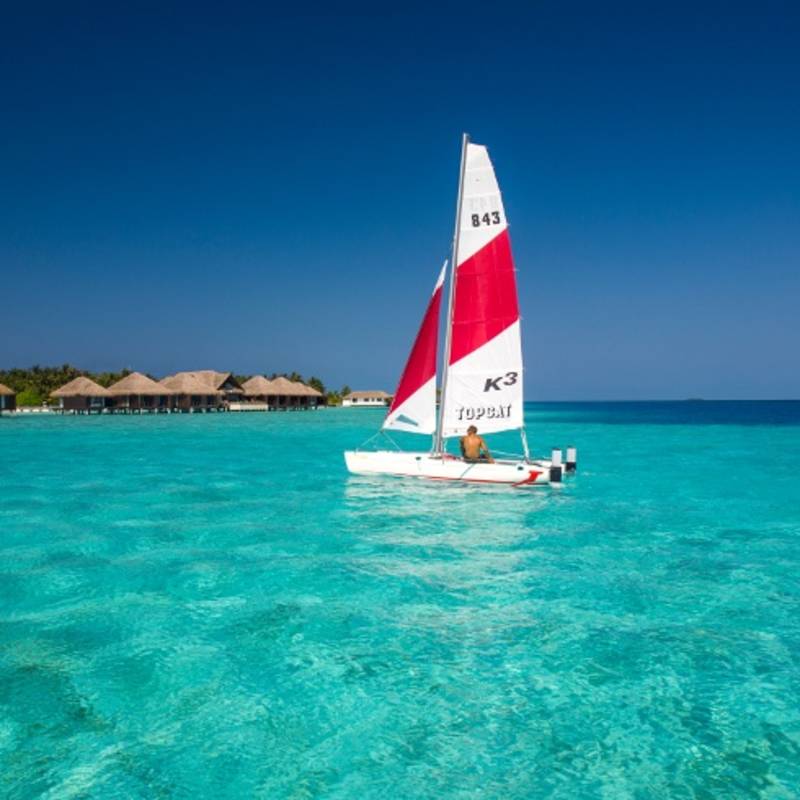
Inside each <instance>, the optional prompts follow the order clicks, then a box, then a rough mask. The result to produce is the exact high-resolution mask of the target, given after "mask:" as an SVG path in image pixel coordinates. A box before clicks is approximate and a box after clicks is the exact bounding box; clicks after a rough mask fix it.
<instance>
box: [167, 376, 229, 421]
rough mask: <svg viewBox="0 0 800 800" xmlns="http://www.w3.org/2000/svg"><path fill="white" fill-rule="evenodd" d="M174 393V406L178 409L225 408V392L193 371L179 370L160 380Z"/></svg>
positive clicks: (192, 410) (218, 409) (208, 409)
mask: <svg viewBox="0 0 800 800" xmlns="http://www.w3.org/2000/svg"><path fill="white" fill-rule="evenodd" d="M159 383H160V384H161V386H162V387H164V388H165V389H167V390H168V391H170V392H171V393H172V407H173V409H175V410H176V411H183V412H198V411H220V410H222V409H223V408H224V405H223V403H224V399H223V398H224V394H223V392H221V391H220V390H219V389H214V388H213V387H212V386H211V385H209V383H208V382H207V381H204V380H202V379H200V378H198V377H197V375H196V374H195V373H193V372H178V373H177V374H175V375H169V376H167V377H166V378H163V379H162V380H160V381H159Z"/></svg>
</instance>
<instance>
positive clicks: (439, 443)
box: [433, 133, 469, 455]
mask: <svg viewBox="0 0 800 800" xmlns="http://www.w3.org/2000/svg"><path fill="white" fill-rule="evenodd" d="M468 144H469V134H468V133H464V134H463V135H462V137H461V168H460V170H459V173H458V198H457V200H456V224H455V232H454V233H453V258H452V259H451V264H450V286H449V287H448V292H447V322H446V327H445V332H444V359H443V361H442V393H441V396H440V398H439V423H438V425H437V426H436V438H435V440H434V445H433V453H434V455H437V454H438V455H441V454H442V453H443V452H444V436H443V435H442V434H443V431H444V408H445V405H444V401H445V398H446V396H447V372H448V369H449V366H450V340H451V336H452V327H453V298H454V297H455V294H456V275H457V273H458V234H459V228H460V227H461V200H462V197H463V194H464V170H465V169H466V165H467V145H468Z"/></svg>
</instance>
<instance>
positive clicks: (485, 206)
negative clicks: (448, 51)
mask: <svg viewBox="0 0 800 800" xmlns="http://www.w3.org/2000/svg"><path fill="white" fill-rule="evenodd" d="M449 263H450V264H451V265H452V266H451V269H450V270H449V271H450V280H449V285H448V304H447V323H446V326H445V343H444V354H443V359H442V376H441V396H440V402H439V405H438V411H437V403H436V377H437V376H436V361H437V352H438V334H439V314H440V310H441V305H442V294H443V291H444V284H445V278H446V276H447V272H448V261H445V264H444V266H443V267H442V269H441V272H440V274H439V277H438V280H437V281H436V284H435V286H434V290H433V294H432V295H431V297H430V300H429V302H428V306H427V308H426V310H425V314H424V316H423V318H422V324H421V325H420V328H419V332H418V333H417V337H416V339H415V341H414V344H413V346H412V348H411V353H410V354H409V357H408V361H407V362H406V366H405V369H404V370H403V373H402V376H401V378H400V382H399V384H398V386H397V391H396V392H395V394H394V397H393V400H392V403H391V406H390V407H389V411H388V413H387V415H386V418H385V420H384V422H383V425H382V428H381V430H382V432H387V431H394V430H399V431H405V432H408V433H416V434H420V435H425V436H432V437H433V438H432V446H431V448H430V450H429V451H424V452H421V451H418V452H408V451H402V450H366V449H364V450H361V449H358V450H350V451H347V452H345V454H344V455H345V462H346V464H347V468H348V469H349V470H350V472H352V473H355V474H365V475H396V476H404V477H418V478H428V479H431V480H440V481H463V482H469V483H489V484H491V483H496V484H508V485H510V486H516V487H523V486H534V485H542V484H557V483H560V482H561V480H562V475H563V473H564V472H565V471H572V470H574V469H575V466H576V460H577V459H576V450H575V448H573V447H570V448H568V450H567V460H566V462H564V460H563V458H562V455H563V454H562V451H561V449H560V448H559V449H554V450H553V451H552V453H551V457H550V458H549V459H533V458H531V455H530V453H529V450H528V442H527V437H526V435H525V427H524V420H523V395H522V376H523V364H522V342H521V333H520V313H519V304H518V300H517V285H516V275H515V269H514V261H513V258H512V255H511V244H510V240H509V234H508V222H507V220H506V215H505V210H504V208H503V200H502V197H501V194H500V188H499V186H498V184H497V178H496V176H495V172H494V168H493V166H492V162H491V161H490V159H489V153H488V151H487V149H486V147H485V146H483V145H479V144H475V143H473V142H471V141H470V140H469V136H468V135H467V134H464V136H463V139H462V146H461V168H460V176H459V186H458V199H457V202H456V225H455V234H454V236H453V247H452V259H450V260H449ZM472 425H474V426H476V427H477V428H478V432H479V434H481V435H483V434H486V433H495V432H499V431H507V430H518V431H519V433H520V437H521V445H522V449H523V454H522V455H521V456H519V457H512V458H498V459H496V460H494V461H489V460H478V461H467V460H465V459H463V458H459V457H457V456H455V455H452V454H450V453H448V452H447V439H449V438H453V437H459V436H463V435H464V434H466V433H467V429H468V428H469V427H470V426H472Z"/></svg>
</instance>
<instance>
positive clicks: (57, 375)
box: [0, 364, 351, 407]
mask: <svg viewBox="0 0 800 800" xmlns="http://www.w3.org/2000/svg"><path fill="white" fill-rule="evenodd" d="M131 374H133V371H132V370H130V369H122V370H119V371H118V372H91V371H89V370H83V369H79V368H78V367H74V366H72V365H71V364H62V365H61V366H59V367H48V366H44V367H43V366H39V365H35V366H33V367H28V368H19V367H15V368H13V369H7V370H0V383H2V384H5V385H6V386H8V387H9V388H10V389H12V390H13V391H14V392H16V404H17V406H18V407H26V406H27V407H31V406H42V405H47V404H49V403H50V402H51V399H50V398H51V395H52V393H53V392H54V391H56V390H57V389H59V388H60V387H62V386H64V385H65V384H68V383H69V382H70V381H73V380H75V379H76V378H80V377H85V378H89V379H90V380H92V381H94V382H95V383H97V384H99V385H100V386H102V387H104V388H108V387H109V386H112V385H113V384H115V383H117V382H119V381H121V380H122V379H123V378H126V377H127V376H128V375H131ZM145 375H147V377H148V378H150V379H151V380H158V379H157V378H155V377H154V376H153V375H150V374H148V373H145ZM251 377H253V376H250V375H237V374H234V375H233V378H234V380H235V381H236V382H238V383H240V384H243V383H245V382H246V381H247V380H249V379H250V378H251ZM267 377H268V378H269V379H270V380H276V379H277V378H281V377H283V378H286V379H287V380H289V381H291V382H293V383H302V384H305V385H307V386H310V387H311V388H312V389H314V390H316V391H317V392H319V393H320V394H321V395H322V396H323V397H324V398H325V404H326V405H331V406H338V405H341V403H342V398H343V397H345V396H346V395H349V394H350V392H351V389H350V387H349V386H347V385H345V386H342V387H341V389H332V388H330V387H326V386H325V384H324V383H323V381H322V380H321V379H320V378H318V377H316V376H312V377H310V378H308V379H307V380H304V379H303V377H302V376H301V375H300V374H299V373H297V372H290V373H276V372H273V373H270V374H269V375H268V376H267Z"/></svg>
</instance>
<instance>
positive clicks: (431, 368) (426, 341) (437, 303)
mask: <svg viewBox="0 0 800 800" xmlns="http://www.w3.org/2000/svg"><path fill="white" fill-rule="evenodd" d="M446 270H447V262H446V261H445V263H444V266H443V267H442V271H441V273H440V274H439V280H438V281H437V282H436V286H435V287H434V290H433V294H432V295H431V299H430V302H429V303H428V308H427V310H426V311H425V316H424V317H423V318H422V325H420V328H419V333H417V338H416V339H415V341H414V346H413V347H412V348H411V353H410V354H409V356H408V361H407V362H406V366H405V369H404V370H403V374H402V376H401V378H400V383H399V384H398V385H397V390H396V391H395V393H394V399H393V400H392V405H391V407H390V408H389V413H388V414H387V415H386V419H385V420H384V423H383V427H384V429H386V428H389V429H391V430H400V431H409V432H410V433H426V434H429V433H433V432H434V430H435V429H436V350H437V347H438V339H439V309H440V307H441V304H442V285H443V284H444V276H445V272H446Z"/></svg>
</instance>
